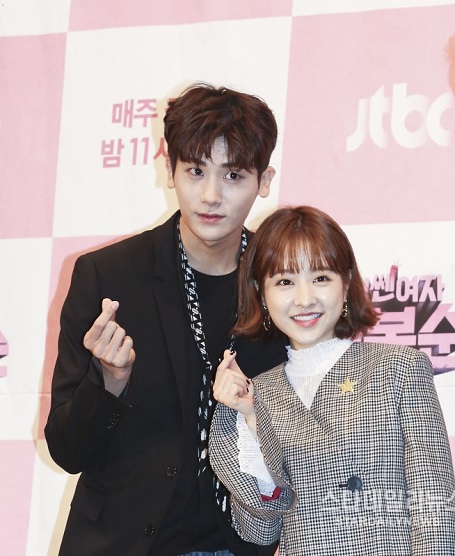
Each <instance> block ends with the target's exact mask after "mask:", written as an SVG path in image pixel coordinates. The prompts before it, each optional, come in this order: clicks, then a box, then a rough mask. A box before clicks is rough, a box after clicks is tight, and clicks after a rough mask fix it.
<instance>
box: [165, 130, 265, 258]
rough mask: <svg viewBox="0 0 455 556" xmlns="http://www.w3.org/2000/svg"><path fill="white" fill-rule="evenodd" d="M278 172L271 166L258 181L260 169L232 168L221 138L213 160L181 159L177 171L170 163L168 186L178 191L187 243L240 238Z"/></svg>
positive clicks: (188, 244)
mask: <svg viewBox="0 0 455 556" xmlns="http://www.w3.org/2000/svg"><path fill="white" fill-rule="evenodd" d="M274 175H275V170H274V169H273V168H271V167H269V168H267V169H266V170H265V172H264V173H263V174H262V176H261V180H260V182H259V184H258V174H257V170H254V171H252V172H247V171H246V170H242V169H239V168H230V167H229V165H228V163H227V154H226V148H225V145H224V141H223V139H221V138H220V139H218V140H217V141H216V142H215V143H214V145H213V148H212V157H211V160H204V161H202V162H201V163H200V164H196V163H191V162H182V161H180V160H178V161H177V165H176V168H175V172H174V175H172V172H171V169H170V164H168V187H169V188H171V189H173V188H175V191H176V194H177V199H178V203H179V207H180V211H181V213H182V216H181V220H180V229H181V234H182V241H183V243H184V245H185V247H186V246H193V247H194V246H196V247H197V244H198V243H204V244H205V245H214V244H220V243H221V244H223V242H227V244H229V243H230V242H231V241H236V242H238V241H239V240H240V233H241V229H242V226H243V224H244V222H245V219H246V218H247V216H248V213H249V212H250V209H251V207H252V205H253V203H254V200H255V199H256V197H257V195H260V196H261V197H267V196H268V194H269V186H270V182H271V180H272V178H273V176H274Z"/></svg>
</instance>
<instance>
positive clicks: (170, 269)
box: [153, 212, 190, 406]
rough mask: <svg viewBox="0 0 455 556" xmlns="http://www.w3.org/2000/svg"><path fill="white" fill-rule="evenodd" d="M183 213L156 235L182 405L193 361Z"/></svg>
mask: <svg viewBox="0 0 455 556" xmlns="http://www.w3.org/2000/svg"><path fill="white" fill-rule="evenodd" d="M178 216H179V213H178V212H177V213H176V214H175V215H174V217H173V218H171V219H170V220H168V221H167V222H166V223H165V224H163V226H162V227H161V228H160V230H159V233H158V234H157V237H156V249H155V253H156V258H155V261H154V276H155V277H156V280H155V283H154V285H153V290H154V293H155V298H156V304H157V307H158V311H159V313H160V320H161V323H162V326H163V333H164V337H165V342H166V344H167V349H168V353H169V357H170V360H171V363H172V367H173V370H174V373H175V377H176V381H177V388H178V392H179V397H180V404H181V405H182V406H183V405H184V402H185V399H186V392H187V387H186V386H187V384H186V376H187V373H186V369H187V365H188V362H189V359H188V354H187V353H186V349H185V346H186V344H187V339H188V334H190V330H189V322H188V315H187V314H186V311H185V298H184V291H183V279H182V276H181V271H180V264H179V258H178V257H179V253H178V250H177V243H176V222H177V218H178Z"/></svg>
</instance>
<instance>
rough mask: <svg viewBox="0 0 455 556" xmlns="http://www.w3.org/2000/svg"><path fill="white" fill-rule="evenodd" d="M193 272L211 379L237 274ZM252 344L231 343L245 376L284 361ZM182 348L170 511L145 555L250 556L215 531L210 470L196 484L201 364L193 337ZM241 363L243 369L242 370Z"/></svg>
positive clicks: (277, 350)
mask: <svg viewBox="0 0 455 556" xmlns="http://www.w3.org/2000/svg"><path fill="white" fill-rule="evenodd" d="M193 273H194V277H195V280H196V285H197V293H198V298H199V306H200V312H201V315H202V327H203V330H204V335H205V342H206V348H207V352H208V355H209V359H210V362H211V364H212V377H211V379H212V380H213V378H214V375H215V372H216V368H217V366H218V363H219V361H220V359H221V358H222V356H223V351H224V350H225V349H228V348H229V344H230V339H231V333H230V330H231V328H232V325H233V322H234V318H235V305H236V302H235V289H236V278H237V271H234V272H232V273H230V274H227V275H223V276H211V275H207V274H202V273H200V272H197V271H194V270H193ZM252 344H254V342H246V341H245V340H242V339H236V340H235V349H236V350H238V351H239V358H238V362H239V364H240V367H241V368H242V370H243V371H244V372H245V374H250V375H251V376H254V375H255V374H257V373H258V372H260V371H265V370H267V369H268V368H270V367H271V366H273V365H275V364H278V363H280V362H282V361H284V360H285V350H284V346H283V345H281V344H280V345H277V344H269V345H268V346H263V347H264V350H263V349H260V347H261V345H259V344H257V343H256V346H255V349H254V350H252V349H251V345H252ZM187 348H188V353H190V354H191V359H190V361H191V362H193V364H189V365H188V369H187V372H188V391H187V399H186V407H185V409H184V427H185V429H184V446H183V457H182V463H181V466H180V470H179V478H178V482H177V485H176V489H175V492H174V497H173V500H172V503H171V506H170V508H169V510H168V512H167V515H166V517H165V519H164V522H163V526H162V527H161V528H160V530H159V531H158V534H157V538H156V540H155V542H154V544H153V547H152V550H151V551H150V556H152V555H153V556H176V555H178V554H183V553H186V552H193V551H207V552H215V551H217V550H223V549H226V548H230V550H231V551H232V552H234V554H239V555H240V554H242V555H243V554H245V555H247V554H251V555H255V554H256V549H255V546H254V545H250V544H248V543H244V542H243V541H241V540H240V539H239V537H238V536H237V535H236V534H235V533H234V532H233V530H232V529H231V527H230V525H229V524H228V525H227V528H226V527H225V528H224V530H222V528H221V527H220V522H219V520H220V511H219V508H217V506H216V503H215V496H214V492H213V473H212V472H211V470H209V472H206V473H204V474H203V475H202V480H201V479H200V478H199V479H198V456H197V446H198V437H197V426H198V419H197V409H198V405H199V394H200V390H201V385H202V374H203V372H204V369H205V364H204V361H203V359H202V356H201V354H200V352H199V349H198V347H197V345H196V342H195V340H194V339H193V338H190V344H189V345H188V346H187ZM190 361H189V363H190ZM242 361H243V364H244V365H245V368H244V367H242ZM229 517H230V516H229V515H227V516H223V515H222V516H221V519H222V520H226V521H227V519H228V518H229ZM227 535H229V536H231V537H233V538H234V539H235V542H236V544H237V543H238V544H239V545H240V547H241V548H239V549H235V548H233V547H232V545H231V546H229V547H228V542H227V539H226V536H227Z"/></svg>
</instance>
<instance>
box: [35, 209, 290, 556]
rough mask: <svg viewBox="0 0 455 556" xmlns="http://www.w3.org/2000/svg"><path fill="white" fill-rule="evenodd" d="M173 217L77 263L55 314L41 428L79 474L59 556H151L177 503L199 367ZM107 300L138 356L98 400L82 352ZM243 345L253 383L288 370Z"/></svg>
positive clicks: (265, 350) (277, 354)
mask: <svg viewBox="0 0 455 556" xmlns="http://www.w3.org/2000/svg"><path fill="white" fill-rule="evenodd" d="M178 214H179V213H176V214H175V215H174V216H173V217H171V218H170V219H169V220H168V221H167V222H166V223H164V224H163V225H161V226H158V227H157V228H155V229H153V230H151V231H147V232H144V233H142V234H139V235H137V236H134V237H131V238H128V239H126V240H123V241H120V242H118V243H116V244H114V245H111V246H108V247H105V248H103V249H100V250H98V251H94V252H92V253H88V254H86V255H83V256H81V257H80V258H79V259H78V260H77V261H76V264H75V268H74V272H73V276H72V281H71V286H70V289H69V292H68V296H67V298H66V300H65V303H64V305H63V309H62V314H61V332H60V337H59V355H58V358H57V362H56V367H55V371H54V377H53V381H52V402H51V409H50V413H49V418H48V422H47V425H46V428H45V435H46V440H47V443H48V446H49V451H50V453H51V456H52V458H53V459H54V460H55V461H56V463H57V464H58V465H60V466H61V467H62V468H63V469H65V470H66V471H67V472H69V473H79V472H81V473H82V474H81V476H80V479H79V481H78V484H77V487H76V491H75V494H74V498H73V501H72V505H71V511H70V514H69V518H68V523H67V526H66V530H65V534H64V538H63V541H62V546H61V550H60V554H61V555H62V556H63V555H64V556H70V555H72V554H74V555H76V554H77V555H79V554H84V555H86V556H88V555H90V556H91V555H93V556H95V555H97V556H103V555H106V556H107V555H109V556H111V555H112V554H122V555H123V554H134V555H137V556H140V555H146V554H148V552H149V550H150V549H151V548H152V546H153V540H154V534H155V532H156V531H157V530H158V529H159V527H160V525H161V523H162V521H163V518H164V516H165V513H166V510H167V508H168V507H169V504H171V502H172V496H173V492H174V488H175V484H176V474H175V470H177V473H178V469H179V468H180V466H181V465H184V462H183V461H182V444H183V418H182V407H183V402H184V399H185V394H186V369H187V368H188V365H189V364H195V365H201V364H202V363H201V361H198V360H197V359H195V356H194V353H195V350H194V340H193V337H192V333H191V330H190V327H189V321H188V316H187V314H186V309H185V303H186V301H185V298H184V292H183V284H182V277H181V271H180V269H179V265H180V260H179V257H180V255H179V253H178V250H177V246H176V239H175V229H176V220H177V218H178ZM104 297H109V298H111V299H115V300H118V301H119V303H120V307H119V309H118V311H117V316H116V320H117V322H118V323H119V324H120V325H121V326H122V327H123V328H125V330H126V331H127V334H129V335H130V336H131V337H132V338H133V341H134V349H135V350H136V361H135V363H134V367H133V372H132V375H131V379H130V382H129V385H128V390H127V394H126V395H125V396H124V397H122V398H117V397H115V396H113V395H111V394H110V393H109V392H106V391H105V390H104V388H103V387H102V380H101V377H100V374H99V371H98V369H97V368H96V364H95V363H94V361H93V360H92V357H91V353H90V352H89V351H87V350H86V349H85V348H84V347H83V344H82V340H83V337H84V334H85V333H86V332H87V330H88V329H89V328H90V327H91V325H92V324H93V321H94V320H95V318H96V317H97V316H98V315H99V313H100V310H101V300H102V299H103V298H104ZM238 342H239V343H238V344H237V345H236V349H237V351H238V353H239V362H240V364H242V357H243V358H247V359H248V362H249V363H248V368H247V367H245V372H247V371H249V374H250V375H251V376H255V375H256V374H258V373H259V372H261V371H263V370H266V369H268V368H270V367H271V366H272V365H273V364H275V363H279V362H280V361H284V359H285V352H284V347H283V346H282V345H279V346H278V345H277V344H275V345H273V344H272V345H268V346H264V345H262V344H258V343H255V342H246V341H245V340H243V341H242V340H238ZM221 525H222V527H223V526H224V525H223V524H221ZM227 526H228V527H229V530H230V531H229V533H230V532H231V528H230V526H229V525H227ZM252 548H253V547H252V546H250V545H243V548H239V549H238V550H237V549H236V550H235V552H236V553H237V554H245V555H246V554H255V553H256V552H255V549H254V551H253V552H251V550H252ZM231 550H233V549H232V548H231ZM270 552H272V553H273V550H272V551H270V550H269V551H268V553H270ZM261 554H265V553H263V552H261Z"/></svg>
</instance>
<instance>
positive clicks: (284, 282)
mask: <svg viewBox="0 0 455 556" xmlns="http://www.w3.org/2000/svg"><path fill="white" fill-rule="evenodd" d="M291 284H292V280H289V278H282V279H281V280H279V281H278V285H279V286H289V285H291Z"/></svg>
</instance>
